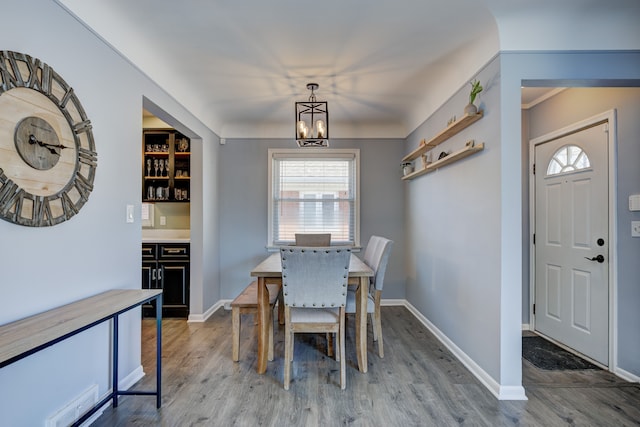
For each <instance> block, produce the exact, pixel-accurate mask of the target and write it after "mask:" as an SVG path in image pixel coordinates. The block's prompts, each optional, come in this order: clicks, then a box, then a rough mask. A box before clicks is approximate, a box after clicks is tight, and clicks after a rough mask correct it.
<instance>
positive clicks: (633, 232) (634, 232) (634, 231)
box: [631, 221, 640, 237]
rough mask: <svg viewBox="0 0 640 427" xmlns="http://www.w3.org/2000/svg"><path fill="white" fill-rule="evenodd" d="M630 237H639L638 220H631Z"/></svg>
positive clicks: (639, 225)
mask: <svg viewBox="0 0 640 427" xmlns="http://www.w3.org/2000/svg"><path fill="white" fill-rule="evenodd" d="M631 237H640V221H631Z"/></svg>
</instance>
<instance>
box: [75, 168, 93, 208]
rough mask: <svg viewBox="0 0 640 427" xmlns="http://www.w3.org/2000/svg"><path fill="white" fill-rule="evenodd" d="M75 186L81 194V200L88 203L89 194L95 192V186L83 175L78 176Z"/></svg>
mask: <svg viewBox="0 0 640 427" xmlns="http://www.w3.org/2000/svg"><path fill="white" fill-rule="evenodd" d="M74 185H75V187H76V190H78V193H79V194H80V198H81V199H82V200H83V201H85V202H86V201H87V200H88V199H89V193H91V190H93V185H92V184H91V183H90V182H89V180H88V179H87V178H85V177H84V176H82V175H81V174H77V175H76V182H75V183H74Z"/></svg>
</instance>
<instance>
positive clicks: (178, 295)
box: [142, 243, 189, 317]
mask: <svg viewBox="0 0 640 427" xmlns="http://www.w3.org/2000/svg"><path fill="white" fill-rule="evenodd" d="M142 289H162V316H163V317H188V315H189V244H188V243H143V244H142ZM154 304H155V301H153V302H152V304H147V305H144V306H143V307H142V314H143V316H145V317H154V316H155V305H154Z"/></svg>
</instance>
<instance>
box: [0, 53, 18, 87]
mask: <svg viewBox="0 0 640 427" xmlns="http://www.w3.org/2000/svg"><path fill="white" fill-rule="evenodd" d="M11 53H13V52H9V51H6V50H3V51H1V52H0V76H2V85H0V94H1V93H2V92H6V91H8V90H9V89H13V88H15V87H18V86H19V85H20V84H19V82H20V83H21V82H22V79H21V78H20V73H19V71H18V66H17V65H16V62H15V60H14V59H13V57H12V56H11ZM16 73H17V74H18V76H16Z"/></svg>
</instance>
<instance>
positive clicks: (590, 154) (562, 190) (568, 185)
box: [534, 122, 609, 366]
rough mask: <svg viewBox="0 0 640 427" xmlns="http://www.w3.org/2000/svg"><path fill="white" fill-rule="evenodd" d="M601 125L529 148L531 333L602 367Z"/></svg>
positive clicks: (604, 128) (604, 202) (605, 354)
mask: <svg viewBox="0 0 640 427" xmlns="http://www.w3.org/2000/svg"><path fill="white" fill-rule="evenodd" d="M608 144H609V133H608V123H607V122H604V123H603V122H600V123H598V124H595V125H591V126H590V127H586V128H583V129H580V130H576V131H574V132H573V133H570V134H567V135H563V136H560V137H557V138H555V139H552V140H550V141H547V142H541V143H539V144H537V145H536V146H535V306H534V307H535V330H536V331H539V332H540V333H542V334H544V335H546V336H548V337H550V338H553V339H554V340H556V341H558V342H561V343H562V344H564V345H566V346H568V347H570V348H572V349H574V350H576V351H578V352H580V353H582V354H584V355H586V356H588V357H589V358H591V359H593V360H595V361H597V362H600V363H602V364H603V365H605V366H608V365H609V250H608V248H609V235H608V230H609V218H608V212H609V206H608V203H609V195H608V187H609V185H608V176H609V170H608V168H609V163H608V157H607V153H608Z"/></svg>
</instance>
